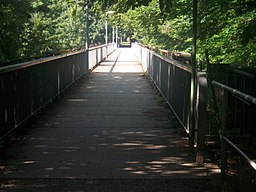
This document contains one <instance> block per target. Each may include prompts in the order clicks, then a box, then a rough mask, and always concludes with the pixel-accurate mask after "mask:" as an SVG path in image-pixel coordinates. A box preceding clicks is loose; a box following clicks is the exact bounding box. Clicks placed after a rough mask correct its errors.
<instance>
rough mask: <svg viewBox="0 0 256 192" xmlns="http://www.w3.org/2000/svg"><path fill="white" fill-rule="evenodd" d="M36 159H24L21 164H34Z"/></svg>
mask: <svg viewBox="0 0 256 192" xmlns="http://www.w3.org/2000/svg"><path fill="white" fill-rule="evenodd" d="M34 163H36V161H24V162H23V164H34Z"/></svg>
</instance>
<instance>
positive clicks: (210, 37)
mask: <svg viewBox="0 0 256 192" xmlns="http://www.w3.org/2000/svg"><path fill="white" fill-rule="evenodd" d="M192 3H193V1H191V0H134V1H132V0H99V1H92V0H1V1H0V19H1V28H0V62H5V61H8V60H13V59H19V58H22V57H31V56H35V55H41V54H43V53H44V52H49V51H52V52H64V51H66V50H71V49H75V48H79V47H82V46H84V43H85V6H86V5H88V6H89V13H90V14H89V36H90V37H89V39H90V42H91V43H98V42H101V43H104V34H105V26H104V22H105V19H106V11H107V10H113V11H115V13H114V14H111V15H109V18H108V21H109V25H112V26H118V27H119V29H120V30H119V31H122V35H123V36H125V37H131V38H134V39H136V40H137V41H140V42H142V43H143V44H146V45H148V46H152V47H155V48H159V49H167V50H169V51H187V52H191V49H192V48H191V47H192ZM198 5H199V6H198V20H199V21H198V29H197V31H198V49H197V50H198V53H197V57H198V58H197V59H198V60H204V58H205V55H204V51H205V49H208V50H209V53H210V60H211V62H223V63H233V64H243V65H248V66H255V65H256V64H255V59H256V53H255V50H256V49H255V48H256V46H255V43H256V11H255V10H256V0H236V1H234V0H211V1H210V0H198ZM109 29H111V27H109Z"/></svg>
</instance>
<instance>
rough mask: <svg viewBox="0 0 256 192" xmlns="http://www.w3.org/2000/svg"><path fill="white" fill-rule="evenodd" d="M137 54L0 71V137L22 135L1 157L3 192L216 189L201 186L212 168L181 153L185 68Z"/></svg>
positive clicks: (107, 51)
mask: <svg viewBox="0 0 256 192" xmlns="http://www.w3.org/2000/svg"><path fill="white" fill-rule="evenodd" d="M143 51H144V50H143V48H141V47H139V46H137V45H135V46H134V47H132V48H118V49H115V47H114V45H109V46H108V47H105V46H103V47H99V48H94V49H91V50H90V51H80V52H77V53H72V54H70V55H66V56H60V57H54V58H48V59H46V60H42V61H37V62H34V63H25V64H21V65H15V66H12V67H5V68H2V69H0V73H1V77H0V78H1V130H0V132H1V136H2V138H6V135H10V133H13V131H14V130H15V132H17V131H19V130H22V132H19V134H16V135H15V136H14V137H12V138H11V139H10V141H9V144H8V145H7V146H6V147H5V148H3V149H2V150H1V157H0V171H1V172H0V174H1V175H0V176H1V178H0V182H1V183H3V184H2V185H1V190H2V189H3V190H6V191H8V190H9V191H26V190H27V191H28V190H37V191H40V190H41V191H45V190H47V189H49V190H48V191H113V190H114V191H124V190H125V191H144V190H145V191H151V190H152V191H156V190H160V191H169V189H170V186H172V189H173V191H185V190H186V191H191V190H190V189H191V188H194V189H195V191H205V190H209V188H212V189H213V190H216V189H217V187H219V185H218V184H216V182H209V183H208V182H206V181H209V180H210V179H211V177H212V176H213V175H215V174H216V173H219V169H218V167H217V166H215V165H214V164H211V163H205V164H204V165H202V166H198V165H197V164H196V162H195V156H196V154H195V152H194V151H193V150H191V148H189V127H188V125H189V123H188V122H189V104H188V103H189V95H190V94H189V90H188V89H189V86H190V83H189V82H190V80H189V78H190V72H191V71H190V68H189V67H186V66H185V67H184V66H181V65H179V64H177V63H173V65H165V63H168V61H167V60H166V59H164V58H162V57H161V56H157V55H154V54H153V53H151V52H150V51H149V52H147V53H142V52H143ZM146 62H148V63H146ZM156 63H158V65H156ZM148 74H150V75H151V77H150V76H149V75H148ZM168 78H171V80H172V82H174V83H176V84H174V83H172V82H171V81H170V79H169V80H168ZM181 80H182V81H181ZM179 81H180V82H183V83H180V84H177V83H178V82H179ZM156 85H157V86H156ZM159 90H160V91H159ZM163 96H165V99H164V97H163ZM166 98H167V100H166ZM3 101H4V102H3ZM195 144H196V143H195ZM187 183H189V185H187ZM206 183H207V184H206ZM196 185H199V186H200V187H199V188H198V187H197V186H196ZM103 189H104V190H103ZM149 189H150V190H149ZM1 190H0V191H1Z"/></svg>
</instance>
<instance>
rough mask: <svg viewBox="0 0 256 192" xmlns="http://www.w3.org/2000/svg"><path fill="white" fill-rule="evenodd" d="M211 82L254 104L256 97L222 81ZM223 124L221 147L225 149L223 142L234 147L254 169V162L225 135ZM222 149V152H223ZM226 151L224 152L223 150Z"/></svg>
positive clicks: (223, 170) (224, 161)
mask: <svg viewBox="0 0 256 192" xmlns="http://www.w3.org/2000/svg"><path fill="white" fill-rule="evenodd" d="M212 84H213V85H215V86H217V87H219V88H222V89H223V90H224V91H227V92H229V93H232V94H233V95H234V96H237V97H238V98H241V99H242V101H243V102H246V101H247V102H250V103H252V104H256V98H255V97H253V96H251V95H248V94H246V93H243V92H241V91H238V90H237V89H234V88H232V87H229V86H227V85H224V84H222V83H219V82H217V81H212ZM223 126H225V125H222V131H221V140H222V142H221V148H222V149H223V150H224V151H226V147H225V143H227V144H229V145H230V146H231V147H232V148H233V149H235V150H236V151H237V152H238V153H239V154H240V155H241V156H242V157H243V158H244V159H245V160H246V161H247V162H248V163H249V164H250V165H251V167H252V168H253V169H254V170H255V171H256V163H255V162H254V161H253V160H252V159H250V158H249V157H248V156H247V155H246V154H245V153H244V152H243V151H242V150H241V149H240V148H239V147H238V146H237V145H236V144H234V143H233V142H232V141H231V140H229V139H228V138H227V137H226V135H225V130H223V129H225V128H223ZM224 151H223V152H224ZM225 153H226V152H225ZM224 156H225V154H222V163H221V164H222V166H224V168H222V172H225V164H226V161H227V159H226V157H224Z"/></svg>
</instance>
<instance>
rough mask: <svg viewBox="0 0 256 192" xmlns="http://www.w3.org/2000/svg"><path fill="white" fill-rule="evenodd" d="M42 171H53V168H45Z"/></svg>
mask: <svg viewBox="0 0 256 192" xmlns="http://www.w3.org/2000/svg"><path fill="white" fill-rule="evenodd" d="M44 170H45V171H53V170H54V168H53V167H47V168H45V169H44Z"/></svg>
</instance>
